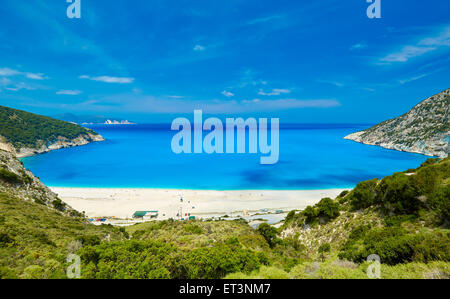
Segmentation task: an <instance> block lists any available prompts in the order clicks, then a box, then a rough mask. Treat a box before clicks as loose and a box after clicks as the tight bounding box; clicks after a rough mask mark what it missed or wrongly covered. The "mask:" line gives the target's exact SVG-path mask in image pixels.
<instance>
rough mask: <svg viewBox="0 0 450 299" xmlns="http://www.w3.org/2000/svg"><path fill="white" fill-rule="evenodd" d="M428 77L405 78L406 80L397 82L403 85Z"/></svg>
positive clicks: (425, 75)
mask: <svg viewBox="0 0 450 299" xmlns="http://www.w3.org/2000/svg"><path fill="white" fill-rule="evenodd" d="M429 75H430V74H422V75H418V76H414V77H410V78H406V79H403V80H399V81H398V82H399V83H400V84H402V85H403V84H405V83H409V82H412V81H416V80H419V79H422V78H425V77H428V76H429Z"/></svg>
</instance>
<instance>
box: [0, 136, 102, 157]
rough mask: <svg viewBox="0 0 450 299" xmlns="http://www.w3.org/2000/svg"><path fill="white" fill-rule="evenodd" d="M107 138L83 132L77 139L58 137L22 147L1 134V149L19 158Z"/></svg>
mask: <svg viewBox="0 0 450 299" xmlns="http://www.w3.org/2000/svg"><path fill="white" fill-rule="evenodd" d="M104 140H105V139H104V138H103V137H102V136H101V135H94V134H81V135H80V136H78V137H77V138H75V139H68V138H66V137H62V136H60V137H58V139H57V140H56V141H55V142H53V143H50V144H45V142H43V141H41V142H38V144H39V146H38V147H36V148H29V147H22V148H19V149H17V148H15V147H14V146H13V145H12V144H11V143H7V142H6V141H5V139H4V138H2V136H0V150H4V151H7V152H11V153H13V154H14V155H16V156H17V157H18V158H23V157H28V156H33V155H37V154H42V153H46V152H49V151H52V150H57V149H61V148H66V147H74V146H82V145H86V144H89V143H91V142H98V141H104Z"/></svg>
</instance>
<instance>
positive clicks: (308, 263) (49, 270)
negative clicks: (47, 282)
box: [0, 158, 450, 279]
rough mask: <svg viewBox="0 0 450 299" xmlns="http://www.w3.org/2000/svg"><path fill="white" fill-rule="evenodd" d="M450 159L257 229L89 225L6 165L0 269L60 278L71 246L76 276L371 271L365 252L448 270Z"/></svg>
mask: <svg viewBox="0 0 450 299" xmlns="http://www.w3.org/2000/svg"><path fill="white" fill-rule="evenodd" d="M449 163H450V159H449V158H447V159H444V160H428V161H427V162H425V163H423V164H422V165H421V166H420V167H419V168H417V169H414V170H409V171H408V175H406V174H405V173H396V174H394V175H392V176H389V177H386V178H384V179H382V180H378V179H374V180H370V181H366V182H361V183H360V184H358V185H357V187H356V188H355V189H353V190H351V191H349V192H343V193H341V194H340V195H339V196H338V197H337V198H336V199H330V198H324V199H322V200H321V201H320V202H319V203H318V204H316V205H315V206H310V207H308V208H306V209H305V210H304V211H300V212H295V211H292V212H290V213H289V214H288V215H287V217H286V219H285V222H284V224H283V226H282V227H280V228H275V227H273V226H271V225H269V224H267V223H262V224H261V225H260V226H259V227H258V228H257V229H256V230H255V229H253V228H251V227H250V226H249V225H248V224H247V223H246V222H245V221H244V220H233V221H230V220H227V221H226V220H220V221H219V220H218V221H214V220H208V221H206V220H205V221H198V220H197V221H195V220H194V221H174V220H166V221H152V222H145V223H139V224H135V225H132V226H128V227H125V228H124V227H120V228H119V227H113V226H111V225H100V226H95V225H92V224H89V223H87V222H86V220H85V219H84V218H83V217H82V215H79V214H77V213H71V215H68V213H63V212H61V211H64V210H65V209H64V205H65V204H64V203H63V202H62V201H60V200H59V199H53V200H52V201H51V205H50V206H48V205H43V204H41V202H40V201H42V200H43V201H44V202H46V201H48V200H45V199H40V198H34V201H32V200H23V199H21V198H18V197H17V194H16V192H17V188H21V187H20V186H19V187H18V186H16V185H11V183H10V182H7V181H6V179H5V177H6V178H8V179H11V177H12V176H11V175H10V174H8V172H6V171H7V170H5V171H4V172H1V173H3V179H2V180H0V187H2V188H1V190H2V191H0V211H1V213H0V278H65V269H66V268H67V266H68V264H67V262H66V257H67V255H68V254H71V253H76V254H78V255H79V256H80V257H81V263H82V265H81V276H82V278H138V279H141V278H178V279H185V278H206V279H211V278H275V279H277V278H367V275H366V270H367V268H368V266H369V263H368V262H367V261H366V259H367V257H368V256H369V255H371V254H377V255H379V256H380V258H381V276H382V278H449V277H450V235H449V230H448V225H449V218H448V213H449V204H450V203H449V200H450V197H449V196H448V195H449V182H450V173H449V171H450V165H449ZM0 169H3V168H0ZM19 178H20V179H21V180H23V177H22V176H19ZM12 180H14V179H12ZM23 188H26V185H24V187H23ZM15 194H16V195H15Z"/></svg>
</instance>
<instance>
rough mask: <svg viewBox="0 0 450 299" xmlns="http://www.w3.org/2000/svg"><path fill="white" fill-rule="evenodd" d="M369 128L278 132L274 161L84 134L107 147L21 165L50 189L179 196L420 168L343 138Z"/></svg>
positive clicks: (124, 134) (410, 158) (322, 184)
mask: <svg viewBox="0 0 450 299" xmlns="http://www.w3.org/2000/svg"><path fill="white" fill-rule="evenodd" d="M367 127H369V126H368V125H336V124H332V125H327V124H322V125H317V124H314V125H312V124H296V125H281V128H280V156H279V162H278V163H277V164H275V165H261V164H260V155H259V154H212V155H208V154H181V155H176V154H174V153H173V152H172V150H171V140H172V137H173V135H174V134H175V132H173V131H170V125H132V126H103V125H98V126H95V127H91V128H93V129H94V130H96V131H97V132H99V133H100V134H102V135H103V136H104V137H105V138H106V139H107V141H105V142H98V143H92V144H89V145H86V146H81V147H76V148H67V149H61V150H57V151H52V152H50V153H47V154H43V155H38V156H34V157H29V158H25V159H23V162H24V164H25V166H26V167H27V168H28V169H30V170H31V171H32V172H33V173H34V174H35V175H37V176H38V177H40V179H41V180H42V181H43V182H44V183H45V184H46V185H49V186H55V187H56V186H58V187H105V188H106V187H108V188H111V187H118V188H183V189H216V190H232V189H233V190H234V189H322V188H348V187H353V186H354V185H355V184H356V183H357V182H359V181H362V180H367V179H371V178H375V177H378V178H380V177H383V176H386V175H390V174H392V173H393V172H397V171H403V170H406V169H409V168H415V167H417V166H419V165H420V164H421V163H422V162H423V161H425V160H426V159H427V157H426V156H423V155H418V154H412V153H404V152H398V151H393V150H387V149H383V148H380V147H376V146H369V145H363V144H359V143H356V142H353V141H349V140H344V139H342V138H343V137H344V136H346V135H348V134H349V133H352V132H355V131H358V130H362V129H365V128H367Z"/></svg>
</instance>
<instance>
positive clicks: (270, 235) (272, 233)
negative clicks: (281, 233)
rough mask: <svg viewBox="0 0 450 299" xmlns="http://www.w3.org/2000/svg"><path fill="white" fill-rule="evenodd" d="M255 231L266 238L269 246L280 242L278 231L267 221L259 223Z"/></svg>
mask: <svg viewBox="0 0 450 299" xmlns="http://www.w3.org/2000/svg"><path fill="white" fill-rule="evenodd" d="M257 231H258V232H259V233H260V234H261V235H262V236H263V237H264V239H266V241H267V243H268V244H269V246H270V247H272V248H273V247H274V246H275V245H276V244H279V243H280V242H281V239H279V238H278V237H277V234H278V231H277V229H276V228H275V227H273V226H270V225H269V224H267V223H261V224H260V225H259V226H258V229H257Z"/></svg>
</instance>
